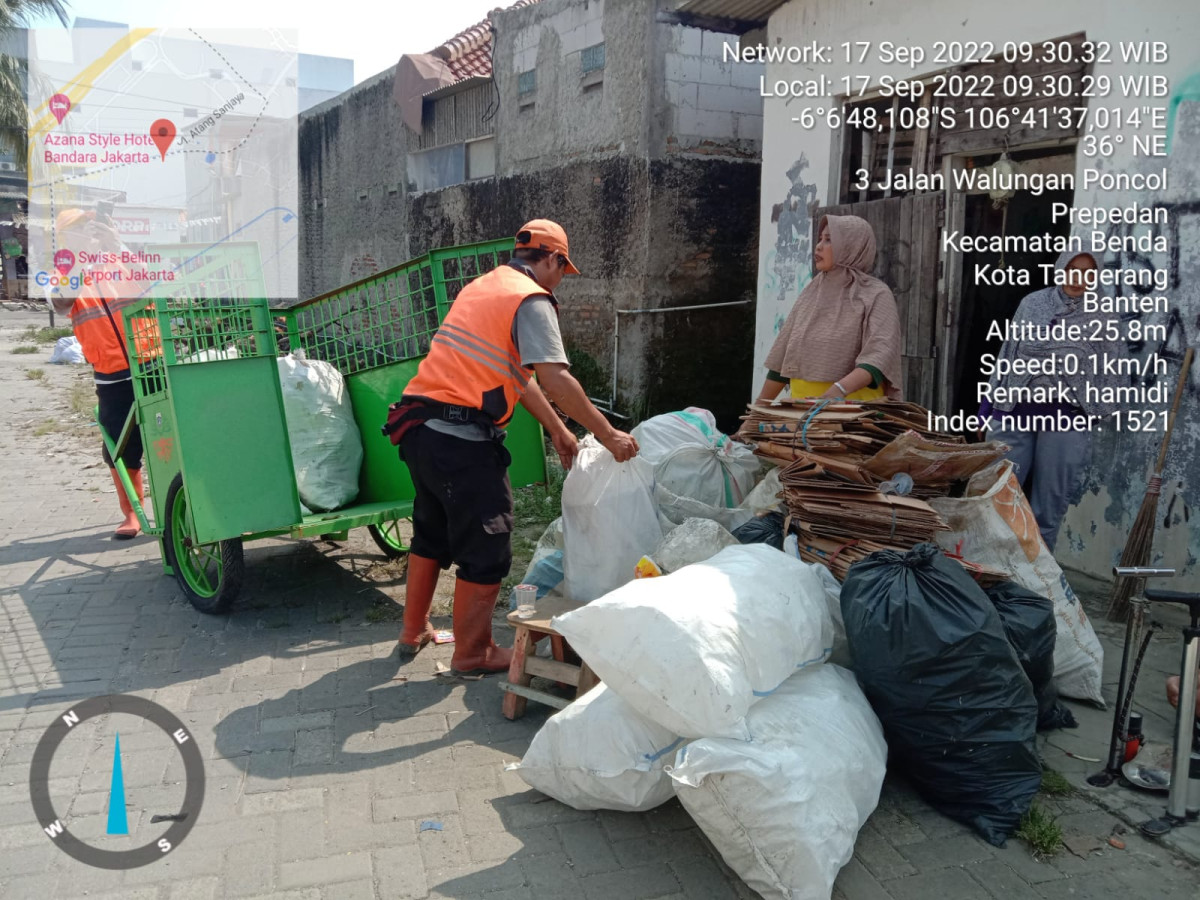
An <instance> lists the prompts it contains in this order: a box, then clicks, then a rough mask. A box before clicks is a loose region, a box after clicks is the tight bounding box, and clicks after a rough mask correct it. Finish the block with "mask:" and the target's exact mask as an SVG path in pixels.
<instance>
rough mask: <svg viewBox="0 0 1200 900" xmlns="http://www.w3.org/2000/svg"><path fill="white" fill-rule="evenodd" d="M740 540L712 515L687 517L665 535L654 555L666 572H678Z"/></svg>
mask: <svg viewBox="0 0 1200 900" xmlns="http://www.w3.org/2000/svg"><path fill="white" fill-rule="evenodd" d="M738 543H740V541H738V539H737V538H735V537H734V536H733V535H732V534H730V533H729V532H728V531H726V530H725V529H724V528H722V527H721V523H720V522H714V521H713V520H712V519H684V520H683V524H682V525H680V526H679V527H678V528H673V529H671V533H670V534H668V535H667V536H666V537H665V538H663V539H662V543H661V544H659V545H658V547H656V548H655V550H654V555H653V557H652V558H653V559H654V561H655V562H656V563H658V566H659V568H660V569H662V570H663V571H664V572H675V571H677V570H679V569H682V568H683V567H684V566H690V565H692V564H693V563H698V562H704V561H705V560H706V559H708V558H709V557H712V556H716V555H717V554H718V553H720V552H721V551H722V550H724V549H725V548H726V547H732V546H734V545H735V544H738Z"/></svg>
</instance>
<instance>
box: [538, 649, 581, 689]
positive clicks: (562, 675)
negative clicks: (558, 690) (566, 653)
mask: <svg viewBox="0 0 1200 900" xmlns="http://www.w3.org/2000/svg"><path fill="white" fill-rule="evenodd" d="M525 671H526V672H528V673H529V674H530V675H533V676H535V677H541V678H549V679H550V680H551V681H561V682H562V683H563V684H570V685H575V686H576V687H578V686H579V666H572V665H571V664H569V663H565V662H558V660H554V659H542V658H541V657H539V656H531V657H529V659H527V660H525Z"/></svg>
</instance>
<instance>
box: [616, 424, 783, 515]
mask: <svg viewBox="0 0 1200 900" xmlns="http://www.w3.org/2000/svg"><path fill="white" fill-rule="evenodd" d="M633 436H634V437H635V438H637V441H638V445H639V446H640V447H641V456H642V457H644V458H645V459H647V460H649V462H650V463H652V464H653V466H654V477H655V479H656V480H657V481H658V483H659V484H660V485H662V486H663V487H664V488H666V489H667V490H668V491H669V492H671V493H672V494H674V495H677V496H679V497H683V498H686V499H690V500H697V501H699V502H701V503H704V504H706V505H708V506H715V507H717V508H720V509H730V508H733V507H736V506H737V505H738V504H740V503H741V502H742V501H743V500H745V499H746V497H747V495H748V494H749V493H750V491H751V490H752V489H753V487H754V485H755V484H756V483H757V482H758V478H759V475H760V474H761V472H762V463H761V462H759V459H758V457H757V456H755V455H754V451H753V450H752V449H751V448H750V447H748V446H746V445H745V444H740V443H738V442H737V441H732V440H730V439H729V437H728V436H726V435H724V434H722V433H721V432H720V431H719V430H718V429H717V420H716V419H715V418H714V417H713V414H712V413H711V412H709V411H708V410H707V409H699V408H698V407H694V406H690V407H688V408H687V409H685V410H681V411H679V412H671V413H664V414H663V415H661V416H654V417H653V418H651V419H647V420H646V421H645V422H642V423H641V424H640V425H638V426H637V427H636V428H634V429H633Z"/></svg>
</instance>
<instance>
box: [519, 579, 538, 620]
mask: <svg viewBox="0 0 1200 900" xmlns="http://www.w3.org/2000/svg"><path fill="white" fill-rule="evenodd" d="M516 591H517V618H518V619H532V618H533V617H534V615H536V614H537V592H538V589H537V585H535V584H518V585H517V587H516Z"/></svg>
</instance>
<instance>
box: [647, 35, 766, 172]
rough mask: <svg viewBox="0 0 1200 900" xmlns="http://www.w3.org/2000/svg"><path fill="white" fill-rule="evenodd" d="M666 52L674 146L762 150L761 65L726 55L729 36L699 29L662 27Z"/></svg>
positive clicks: (753, 151)
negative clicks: (725, 56)
mask: <svg viewBox="0 0 1200 900" xmlns="http://www.w3.org/2000/svg"><path fill="white" fill-rule="evenodd" d="M660 34H661V35H662V39H661V41H660V43H661V45H662V48H663V49H664V50H665V57H666V58H665V61H664V62H665V71H664V83H665V85H666V91H667V106H668V115H669V116H670V117H671V124H670V126H669V132H670V134H671V136H672V137H673V138H674V141H673V146H672V150H685V151H686V150H703V149H704V148H707V147H722V148H729V147H730V145H731V143H732V144H733V145H734V146H735V147H738V148H740V149H742V150H744V151H746V152H749V153H757V152H758V150H759V144H760V142H761V141H762V105H763V101H762V96H761V94H760V92H759V88H758V84H759V77H760V76H761V75H762V74H763V72H764V71H765V67H764V66H763V64H762V63H743V62H734V61H725V60H723V59H722V45H723V44H724V42H725V41H730V42H733V41H734V40H735V38H733V37H732V36H730V35H724V34H717V33H716V32H713V31H701V30H700V29H699V28H684V27H682V26H674V27H672V26H661V27H660Z"/></svg>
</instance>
